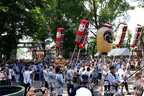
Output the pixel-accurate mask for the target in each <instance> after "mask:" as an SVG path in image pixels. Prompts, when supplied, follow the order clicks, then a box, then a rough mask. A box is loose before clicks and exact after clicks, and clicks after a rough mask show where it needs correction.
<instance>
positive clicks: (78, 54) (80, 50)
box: [76, 49, 81, 64]
mask: <svg viewBox="0 0 144 96" xmlns="http://www.w3.org/2000/svg"><path fill="white" fill-rule="evenodd" d="M80 51H81V49H79V52H78V56H77V60H76V64H77V62H78V59H79V54H80Z"/></svg>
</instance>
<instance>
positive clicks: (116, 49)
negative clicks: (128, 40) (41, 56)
mask: <svg viewBox="0 0 144 96" xmlns="http://www.w3.org/2000/svg"><path fill="white" fill-rule="evenodd" d="M116 52H117V47H116V51H115V54H114V57H113V61H112V64H113V62H114V59H115V56H116Z"/></svg>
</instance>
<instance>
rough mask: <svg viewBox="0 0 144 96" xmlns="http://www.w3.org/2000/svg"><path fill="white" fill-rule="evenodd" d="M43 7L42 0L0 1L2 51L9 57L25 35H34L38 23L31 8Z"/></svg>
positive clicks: (0, 49) (0, 47) (0, 50)
mask: <svg viewBox="0 0 144 96" xmlns="http://www.w3.org/2000/svg"><path fill="white" fill-rule="evenodd" d="M36 6H39V7H42V2H41V0H1V1H0V41H1V46H0V52H1V54H4V55H5V56H6V58H7V59H9V58H10V54H11V52H12V50H13V49H16V47H17V42H18V40H19V39H21V38H22V36H23V35H28V36H32V35H33V34H34V33H35V32H36V31H37V27H36V26H37V24H36V23H35V21H34V19H33V18H32V17H31V15H32V14H31V13H30V10H32V9H35V7H36Z"/></svg>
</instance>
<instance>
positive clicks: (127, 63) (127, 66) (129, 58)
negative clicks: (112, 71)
mask: <svg viewBox="0 0 144 96" xmlns="http://www.w3.org/2000/svg"><path fill="white" fill-rule="evenodd" d="M132 51H133V48H132V49H131V52H130V55H129V59H128V63H127V66H126V71H127V69H128V67H129V61H130V58H131V55H132Z"/></svg>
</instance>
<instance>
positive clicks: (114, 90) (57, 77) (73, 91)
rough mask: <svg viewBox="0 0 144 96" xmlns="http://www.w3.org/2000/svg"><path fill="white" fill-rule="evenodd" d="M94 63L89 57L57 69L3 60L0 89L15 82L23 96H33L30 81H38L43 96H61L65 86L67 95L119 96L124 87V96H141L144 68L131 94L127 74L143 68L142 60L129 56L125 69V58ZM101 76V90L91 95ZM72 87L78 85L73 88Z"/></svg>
mask: <svg viewBox="0 0 144 96" xmlns="http://www.w3.org/2000/svg"><path fill="white" fill-rule="evenodd" d="M95 61H96V60H92V59H90V58H81V59H79V61H78V63H77V64H75V60H73V61H72V63H71V64H69V62H66V66H65V67H64V68H61V66H55V63H54V62H51V61H50V60H48V59H42V60H41V62H39V63H34V62H24V61H23V60H17V61H15V62H9V61H4V60H3V61H0V86H5V85H11V86H12V85H15V84H16V83H19V84H20V85H22V86H24V87H25V94H24V96H33V95H34V94H35V92H36V89H35V88H34V87H32V86H34V85H32V82H35V81H36V80H39V81H40V87H41V90H44V93H43V95H44V96H47V95H48V94H49V95H50V96H62V95H63V86H64V84H67V93H68V95H69V96H99V94H101V92H102V91H103V93H104V96H123V95H124V93H123V88H124V87H125V89H126V91H127V94H128V95H130V94H133V95H134V96H144V69H143V70H142V72H141V73H137V74H136V75H135V83H134V85H133V89H134V92H133V93H130V92H129V87H128V82H129V81H130V78H129V76H130V75H131V74H130V71H137V70H138V69H139V68H141V67H143V66H144V60H142V59H141V60H140V59H135V58H134V57H132V58H131V60H130V62H129V64H130V66H128V68H127V63H128V58H126V57H125V58H124V57H118V58H116V59H115V60H114V61H113V60H112V59H111V58H107V59H105V61H104V65H103V67H102V60H101V59H98V61H97V62H95ZM126 68H127V69H126ZM102 70H103V72H102ZM102 74H103V79H102V80H103V81H102V82H103V86H104V90H100V91H99V93H98V94H94V93H95V92H94V89H95V88H96V87H97V86H98V85H100V84H99V83H100V80H101V78H102ZM74 84H77V85H78V86H74ZM94 86H95V87H94ZM118 92H120V93H121V95H120V94H119V93H118ZM55 94H56V95H55ZM116 94H119V95H116Z"/></svg>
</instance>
